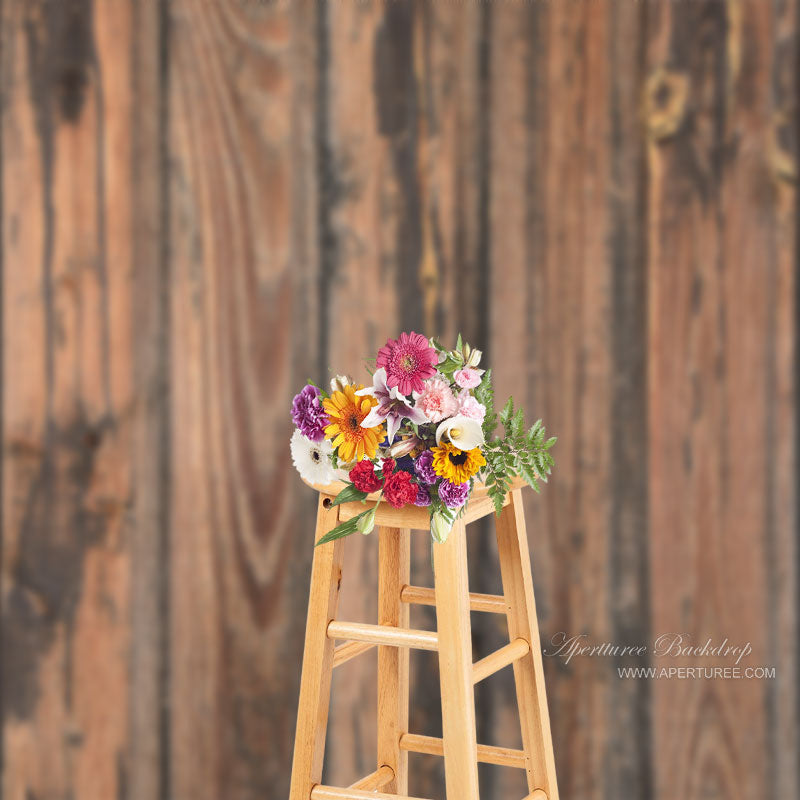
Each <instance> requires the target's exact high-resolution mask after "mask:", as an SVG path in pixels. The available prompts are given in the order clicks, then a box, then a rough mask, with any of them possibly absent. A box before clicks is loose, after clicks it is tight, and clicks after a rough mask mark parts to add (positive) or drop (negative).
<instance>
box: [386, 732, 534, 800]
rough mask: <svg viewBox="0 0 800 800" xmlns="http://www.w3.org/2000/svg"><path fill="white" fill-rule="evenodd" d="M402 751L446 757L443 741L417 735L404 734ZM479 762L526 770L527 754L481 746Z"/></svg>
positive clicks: (401, 744)
mask: <svg viewBox="0 0 800 800" xmlns="http://www.w3.org/2000/svg"><path fill="white" fill-rule="evenodd" d="M400 749H401V750H406V751H407V752H409V753H424V754H426V755H429V756H443V755H444V744H443V742H442V740H441V739H438V738H436V737H435V736H420V735H419V734H416V733H404V734H403V735H402V736H401V737H400ZM478 761H480V762H481V763H483V764H499V765H500V766H501V767H516V768H517V769H525V753H523V752H522V750H513V749H512V748H509V747H494V746H492V745H489V744H479V745H478ZM536 800H538V798H536Z"/></svg>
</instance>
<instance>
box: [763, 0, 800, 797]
mask: <svg viewBox="0 0 800 800" xmlns="http://www.w3.org/2000/svg"><path fill="white" fill-rule="evenodd" d="M773 10H774V15H775V17H774V21H773V23H772V35H773V37H774V38H773V55H772V58H771V63H770V79H769V84H770V86H771V89H770V92H769V95H768V97H769V114H770V121H769V134H768V145H767V147H768V149H767V153H768V157H769V163H770V173H771V177H772V181H773V187H774V190H775V205H774V215H775V216H774V220H773V223H774V239H773V242H774V244H773V247H774V251H773V258H774V264H773V266H772V269H771V270H770V281H769V288H768V296H767V304H768V307H769V309H770V310H771V313H768V322H767V332H766V336H767V341H768V342H769V344H768V352H767V356H766V360H767V365H766V375H767V394H768V397H769V398H770V409H769V413H768V415H767V419H766V426H765V427H766V430H765V447H766V448H767V476H766V484H767V498H766V503H767V507H766V524H765V536H766V542H765V545H766V555H767V589H768V598H769V599H768V604H767V610H766V614H767V642H768V657H767V658H768V661H769V662H770V663H772V664H774V665H775V667H776V670H777V675H776V680H775V683H774V684H770V685H769V686H768V689H767V702H766V708H765V713H766V716H767V749H768V752H767V756H768V759H769V761H768V764H767V772H768V776H769V784H768V791H769V792H770V793H771V797H792V796H795V795H797V794H800V763H798V759H797V758H796V757H795V754H796V753H797V752H798V751H800V700H798V680H797V676H798V674H800V653H798V650H797V648H796V647H792V646H791V645H790V643H791V642H795V641H797V632H798V630H800V627H799V626H800V609H798V604H797V597H798V596H800V573H799V572H798V564H799V563H800V562H799V561H798V556H799V553H798V541H797V536H796V531H797V529H798V528H797V525H798V517H797V502H798V501H797V484H798V461H797V458H798V449H797V448H798V423H797V413H798V412H797V391H798V385H797V357H798V355H797V345H798V342H800V326H799V325H798V321H797V315H798V290H799V289H800V286H799V285H798V263H800V262H799V261H798V259H799V258H800V248H799V246H798V230H800V202H798V196H797V179H798V174H799V173H798V139H800V116H799V115H798V103H797V97H798V92H800V76H798V71H797V63H798V57H799V54H798V38H799V37H798V34H799V33H800V10H799V9H798V3H797V2H791V3H783V4H781V3H775V4H773Z"/></svg>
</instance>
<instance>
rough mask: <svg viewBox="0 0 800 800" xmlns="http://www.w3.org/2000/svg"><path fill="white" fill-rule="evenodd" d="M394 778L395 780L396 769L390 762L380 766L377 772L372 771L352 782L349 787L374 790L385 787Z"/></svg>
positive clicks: (368, 790) (367, 790)
mask: <svg viewBox="0 0 800 800" xmlns="http://www.w3.org/2000/svg"><path fill="white" fill-rule="evenodd" d="M392 780H394V770H393V769H392V768H391V767H390V766H389V765H388V764H384V765H383V766H382V767H378V769H376V770H375V772H371V773H370V774H369V775H367V776H366V777H364V778H362V779H361V780H360V781H356V782H355V783H351V784H350V786H349V787H348V788H349V789H361V790H363V791H365V792H372V791H375V790H376V789H383V787H384V786H386V784H387V783H389V781H392Z"/></svg>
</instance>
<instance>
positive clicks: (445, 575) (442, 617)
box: [433, 521, 478, 800]
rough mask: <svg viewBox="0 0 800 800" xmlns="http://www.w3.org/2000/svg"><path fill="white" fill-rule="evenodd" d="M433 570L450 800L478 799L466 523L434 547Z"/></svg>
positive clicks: (448, 799)
mask: <svg viewBox="0 0 800 800" xmlns="http://www.w3.org/2000/svg"><path fill="white" fill-rule="evenodd" d="M433 568H434V578H435V591H436V624H437V628H438V635H439V681H440V684H441V694H442V731H443V737H442V738H443V740H444V772H445V783H446V787H447V800H478V746H477V742H476V734H475V694H474V691H473V684H472V631H471V625H470V618H469V586H468V582H467V540H466V536H465V528H464V523H463V522H462V521H457V522H456V523H455V525H454V526H453V530H452V531H450V536H449V537H448V539H447V541H446V542H445V543H444V544H438V543H436V544H434V545H433Z"/></svg>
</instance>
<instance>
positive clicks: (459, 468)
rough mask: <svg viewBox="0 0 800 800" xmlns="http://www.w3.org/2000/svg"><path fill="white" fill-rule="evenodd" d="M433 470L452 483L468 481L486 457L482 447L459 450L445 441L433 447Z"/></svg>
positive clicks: (483, 463)
mask: <svg viewBox="0 0 800 800" xmlns="http://www.w3.org/2000/svg"><path fill="white" fill-rule="evenodd" d="M431 452H432V453H433V471H434V472H435V473H436V474H437V475H440V476H441V477H442V478H446V479H447V480H448V481H450V482H451V483H464V482H465V481H468V480H469V479H470V478H471V477H472V476H473V475H474V474H475V473H476V472H478V471H479V470H480V468H481V467H483V466H485V465H486V459H485V458H484V457H483V453H481V449H480V447H473V448H472V450H459V449H458V448H457V447H455V446H454V445H452V444H449V443H447V442H443V443H442V444H441V445H440V446H439V447H432V448H431Z"/></svg>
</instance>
